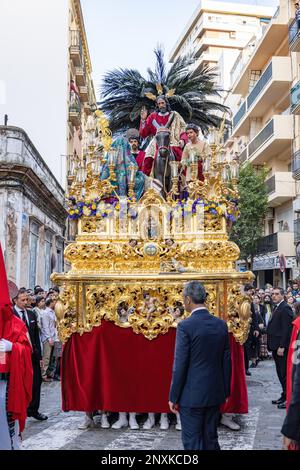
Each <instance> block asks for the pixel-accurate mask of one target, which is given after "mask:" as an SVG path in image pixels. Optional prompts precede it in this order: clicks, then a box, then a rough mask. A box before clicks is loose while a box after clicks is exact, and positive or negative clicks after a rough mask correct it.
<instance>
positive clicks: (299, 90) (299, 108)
mask: <svg viewBox="0 0 300 470" xmlns="http://www.w3.org/2000/svg"><path fill="white" fill-rule="evenodd" d="M291 113H293V114H300V81H299V82H298V83H296V85H295V86H293V88H292V89H291Z"/></svg>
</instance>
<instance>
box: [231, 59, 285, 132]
mask: <svg viewBox="0 0 300 470" xmlns="http://www.w3.org/2000/svg"><path fill="white" fill-rule="evenodd" d="M291 81H292V68H291V59H290V57H273V58H272V60H271V61H270V63H269V64H268V66H267V67H266V68H265V70H264V71H263V73H262V75H261V77H260V79H259V80H258V81H257V82H256V84H255V86H254V88H253V89H252V90H251V92H250V93H249V94H248V95H247V97H246V99H245V101H244V102H243V104H242V106H241V107H240V109H239V110H238V112H237V113H236V114H235V115H234V117H233V127H234V129H233V134H234V135H248V134H249V128H250V119H251V118H255V117H262V116H263V115H264V114H265V113H266V112H267V111H268V109H270V108H271V107H272V106H275V105H276V103H278V102H279V101H280V104H281V106H283V107H287V106H288V105H289V100H290V99H289V94H288V90H289V87H290V83H291ZM284 97H286V98H285V100H283V99H282V98H284Z"/></svg>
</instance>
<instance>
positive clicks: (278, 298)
mask: <svg viewBox="0 0 300 470" xmlns="http://www.w3.org/2000/svg"><path fill="white" fill-rule="evenodd" d="M272 299H273V302H274V305H275V308H274V310H273V313H272V317H271V318H270V320H269V323H268V327H267V341H268V343H267V344H268V349H269V351H272V354H273V358H274V361H275V365H276V372H277V376H278V378H279V382H280V383H281V387H282V393H281V397H280V398H278V399H277V400H272V403H273V405H278V408H281V409H282V408H285V407H286V403H285V402H286V364H287V354H288V349H289V343H290V338H291V332H292V321H293V311H292V309H291V307H290V306H289V305H288V304H287V302H285V300H284V290H283V289H281V288H280V287H276V288H275V289H274V290H273V293H272Z"/></svg>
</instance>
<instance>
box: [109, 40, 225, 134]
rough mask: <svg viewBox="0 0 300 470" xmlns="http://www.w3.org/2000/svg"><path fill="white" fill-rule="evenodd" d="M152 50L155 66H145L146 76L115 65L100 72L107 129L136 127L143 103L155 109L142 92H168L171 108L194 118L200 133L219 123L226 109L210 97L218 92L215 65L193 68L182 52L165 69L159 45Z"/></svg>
mask: <svg viewBox="0 0 300 470" xmlns="http://www.w3.org/2000/svg"><path fill="white" fill-rule="evenodd" d="M154 52H155V55H156V65H155V69H154V70H151V69H148V70H147V73H148V78H147V79H145V78H144V77H143V76H142V75H141V74H140V72H138V71H137V70H133V69H115V70H112V71H111V72H108V73H107V74H106V75H105V76H104V79H103V82H102V85H101V87H100V92H101V96H102V102H101V109H102V110H103V111H104V112H105V113H106V114H107V116H108V117H109V120H110V128H111V130H112V131H113V132H117V131H124V130H126V129H128V128H129V127H138V126H139V123H140V117H139V116H140V112H141V109H142V107H143V106H145V107H146V108H147V109H148V111H149V112H152V111H154V109H155V101H153V100H152V99H150V98H148V97H147V96H146V95H145V94H146V93H147V94H149V93H150V94H152V95H155V96H157V95H158V94H161V93H163V94H166V93H168V92H169V94H170V95H171V96H169V102H170V105H171V108H172V109H173V110H174V111H177V112H178V113H179V114H181V116H182V117H183V119H184V120H185V121H186V122H194V123H195V124H197V125H198V126H199V127H200V128H201V130H202V132H203V133H204V134H206V133H207V131H208V128H209V126H214V127H219V126H220V123H221V121H222V119H223V116H222V113H223V114H224V113H228V112H229V110H228V108H227V107H226V106H224V105H222V104H221V103H220V102H218V101H215V100H214V98H218V97H219V96H220V92H221V90H220V89H219V88H218V87H217V86H216V84H215V79H216V77H217V71H216V69H212V68H210V69H209V68H205V69H203V70H201V71H193V67H192V65H193V63H194V60H195V59H194V58H193V57H192V56H184V57H179V58H178V59H177V60H176V62H174V64H172V66H171V67H170V69H169V70H167V67H166V63H165V61H164V54H163V51H162V49H161V47H158V49H156V50H155V51H154ZM148 96H149V95H148ZM215 113H217V114H215Z"/></svg>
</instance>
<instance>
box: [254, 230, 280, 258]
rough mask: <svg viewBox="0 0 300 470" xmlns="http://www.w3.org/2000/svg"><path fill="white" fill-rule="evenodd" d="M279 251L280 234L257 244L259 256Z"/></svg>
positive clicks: (260, 240) (261, 239)
mask: <svg viewBox="0 0 300 470" xmlns="http://www.w3.org/2000/svg"><path fill="white" fill-rule="evenodd" d="M277 250H278V233H272V234H271V235H267V236H266V237H262V238H260V239H259V240H258V243H257V254H261V255H262V254H264V253H272V252H273V251H277Z"/></svg>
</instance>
